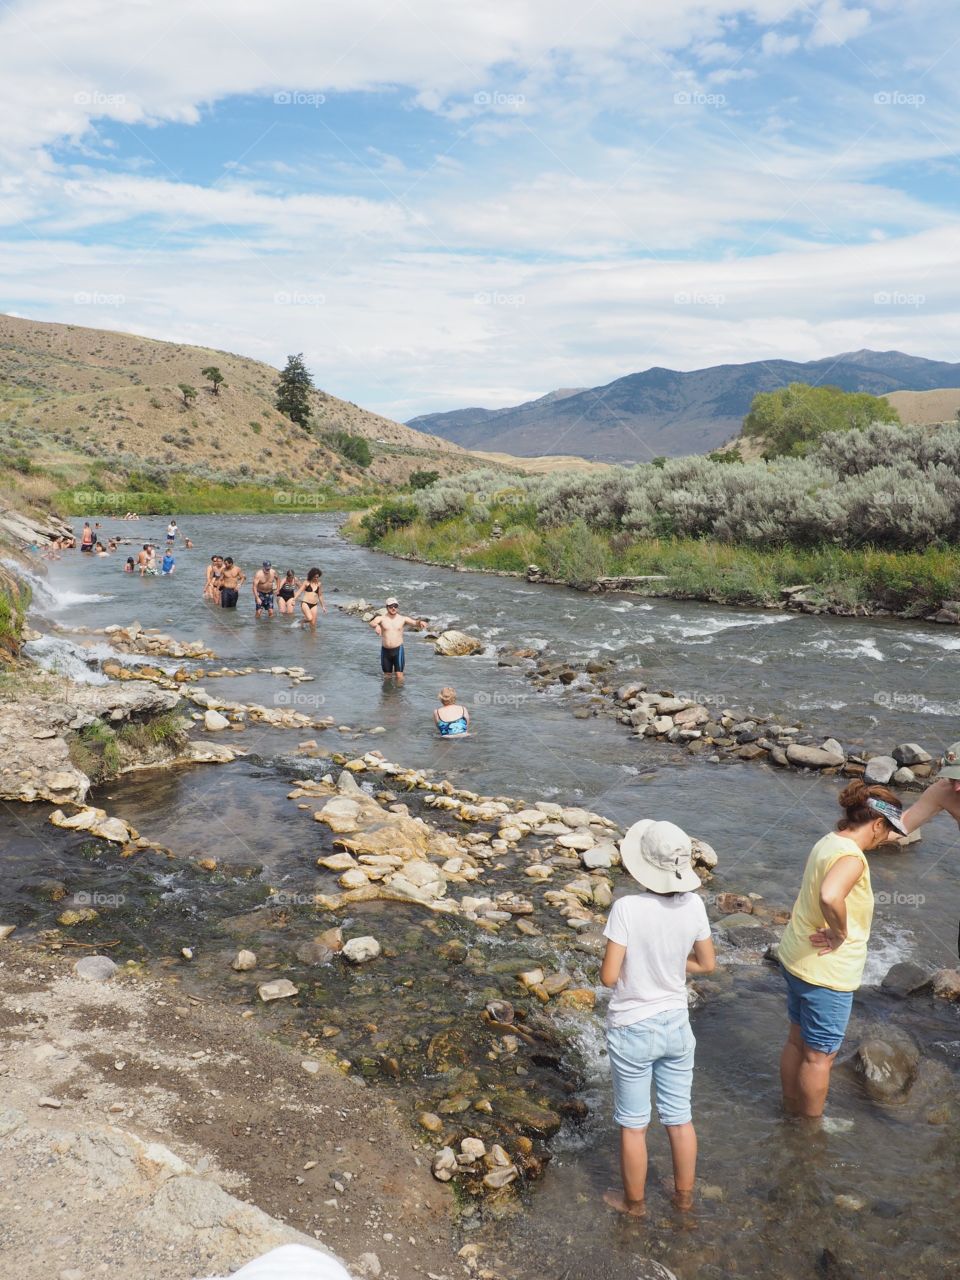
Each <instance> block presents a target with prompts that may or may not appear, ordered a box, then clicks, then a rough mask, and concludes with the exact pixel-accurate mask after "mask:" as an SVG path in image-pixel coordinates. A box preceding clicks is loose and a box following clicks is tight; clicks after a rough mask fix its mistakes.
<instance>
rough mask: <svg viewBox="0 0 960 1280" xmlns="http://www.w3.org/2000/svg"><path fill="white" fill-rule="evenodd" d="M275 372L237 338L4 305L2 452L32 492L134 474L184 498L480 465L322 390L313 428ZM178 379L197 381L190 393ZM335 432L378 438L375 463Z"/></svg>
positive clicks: (122, 482)
mask: <svg viewBox="0 0 960 1280" xmlns="http://www.w3.org/2000/svg"><path fill="white" fill-rule="evenodd" d="M208 365H215V366H216V367H217V368H219V369H220V371H221V373H222V374H223V376H224V378H225V383H224V385H223V387H222V388H221V390H220V393H219V395H215V394H214V392H213V389H212V388H211V387H210V385H209V383H207V382H205V380H204V378H203V376H202V374H201V370H202V369H203V368H205V367H206V366H208ZM276 379H277V370H276V369H274V368H272V367H271V366H270V365H267V364H263V363H262V362H260V361H258V360H250V359H247V358H246V357H244V356H239V355H234V354H232V353H231V352H227V351H215V350H212V349H210V348H206V347H193V346H188V345H186V344H182V343H174V342H158V341H155V340H154V339H151V338H141V337H137V336H136V335H134V334H127V333H114V332H112V331H109V330H103V329H87V328H82V327H80V326H77V325H64V324H46V323H41V322H39V321H34V320H23V319H20V318H18V317H14V316H0V462H2V463H3V464H4V466H5V468H10V473H11V475H12V477H13V484H12V485H10V486H9V487H11V488H12V489H13V490H14V492H15V494H16V495H19V496H20V497H21V498H22V499H25V500H34V501H49V500H51V499H52V498H53V495H54V494H55V493H57V492H59V493H61V495H69V494H70V493H72V492H80V493H84V492H87V491H89V490H91V489H102V490H113V491H115V492H116V491H124V492H132V493H134V494H136V493H137V492H138V489H137V486H138V485H139V486H142V487H143V491H144V492H146V491H147V490H150V489H156V488H159V489H161V490H162V489H164V488H167V489H168V490H169V489H172V490H174V491H176V492H177V493H178V494H179V495H181V499H182V497H183V495H185V494H187V493H189V492H195V493H196V494H198V495H199V494H202V491H203V489H204V487H210V486H218V485H222V484H223V482H224V481H226V482H227V483H228V484H230V485H232V486H233V487H234V488H235V489H237V491H238V496H239V494H240V493H241V492H242V491H243V490H244V489H250V488H254V487H256V488H260V489H262V488H263V487H264V486H269V487H270V488H271V489H273V490H277V491H281V490H289V491H291V492H292V491H301V490H303V491H313V490H321V489H325V490H330V491H334V490H336V491H338V492H340V493H347V494H350V493H354V494H356V495H357V496H359V494H360V493H361V491H366V490H370V489H372V488H377V487H379V486H383V485H391V486H393V485H398V484H405V483H406V482H407V481H408V479H409V476H410V474H411V473H412V472H414V471H417V470H435V471H440V472H441V474H443V475H449V474H455V473H457V472H459V471H463V470H467V469H469V468H470V467H471V466H472V465H475V462H474V460H473V459H472V458H471V456H470V455H469V454H468V453H466V452H465V451H464V450H463V449H462V448H460V447H459V446H458V445H456V444H452V443H450V442H448V441H446V440H440V439H438V438H437V437H436V436H427V435H423V434H422V433H421V432H419V431H416V430H414V429H412V428H410V427H407V426H404V425H402V424H401V423H398V422H393V421H391V420H390V419H389V418H383V417H380V416H379V415H378V414H375V413H370V412H368V411H367V410H365V409H361V408H359V407H358V406H357V405H355V404H352V403H350V402H348V401H346V400H340V399H338V398H337V397H336V396H332V395H329V394H328V393H326V392H324V391H317V392H316V394H315V395H314V397H313V406H312V420H311V423H310V430H309V431H304V430H303V429H301V428H300V427H299V426H297V424H296V423H294V422H291V421H290V420H289V419H288V418H285V417H284V416H283V415H282V414H280V413H278V412H277V410H276V409H275V408H274V404H273V402H274V388H275V384H276ZM178 383H187V384H188V385H190V386H192V387H194V388H196V390H197V396H196V399H195V400H194V401H193V402H192V403H191V404H189V405H186V404H185V403H184V399H183V396H182V395H181V393H180V391H179V390H178ZM337 432H346V433H348V434H350V435H356V436H363V437H364V438H365V439H366V440H367V441H368V442H369V445H370V450H371V453H372V461H371V464H370V466H369V467H368V468H365V469H362V468H360V467H358V466H356V465H355V464H354V463H352V462H350V461H349V460H348V459H347V458H345V457H344V456H343V455H342V454H341V453H340V452H338V449H337V447H336V442H335V439H334V435H335V433H337ZM188 500H189V499H188ZM196 500H197V501H199V498H197V499H196ZM61 501H62V502H64V503H65V504H66V505H67V506H70V505H71V503H70V500H69V497H68V496H63V497H62V498H61ZM73 505H74V509H79V507H82V506H83V503H82V502H80V503H78V504H73ZM129 505H130V506H131V507H132V506H135V505H136V500H135V498H131V501H130V503H129ZM180 509H181V510H184V509H187V508H186V507H184V506H183V505H181V506H180ZM195 509H196V508H195Z"/></svg>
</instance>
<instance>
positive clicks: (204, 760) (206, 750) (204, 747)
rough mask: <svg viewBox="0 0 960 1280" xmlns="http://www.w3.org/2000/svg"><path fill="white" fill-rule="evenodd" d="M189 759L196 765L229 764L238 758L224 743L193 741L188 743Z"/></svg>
mask: <svg viewBox="0 0 960 1280" xmlns="http://www.w3.org/2000/svg"><path fill="white" fill-rule="evenodd" d="M187 758H188V759H190V760H192V761H193V762H194V764H229V763H230V761H231V760H236V758H237V756H236V752H234V751H231V750H230V748H229V747H228V746H226V745H225V744H224V743H222V742H198V741H197V740H196V739H192V740H191V741H190V742H188V743H187Z"/></svg>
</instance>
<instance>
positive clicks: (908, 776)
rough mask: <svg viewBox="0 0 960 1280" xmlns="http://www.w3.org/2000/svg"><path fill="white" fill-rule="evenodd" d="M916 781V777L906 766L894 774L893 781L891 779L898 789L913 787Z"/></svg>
mask: <svg viewBox="0 0 960 1280" xmlns="http://www.w3.org/2000/svg"><path fill="white" fill-rule="evenodd" d="M916 780H917V775H916V774H915V773H914V772H913V770H912V769H908V768H907V766H906V765H903V766H902V767H901V768H900V769H898V770H897V771H896V773H895V774H894V775H893V779H892V781H893V783H894V785H895V786H898V787H910V786H913V784H914V783H915V782H916Z"/></svg>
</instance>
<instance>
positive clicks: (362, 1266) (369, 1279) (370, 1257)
mask: <svg viewBox="0 0 960 1280" xmlns="http://www.w3.org/2000/svg"><path fill="white" fill-rule="evenodd" d="M354 1270H355V1271H356V1273H357V1275H358V1276H360V1277H361V1278H362V1280H377V1277H378V1276H379V1275H380V1273H381V1272H382V1271H383V1265H382V1263H381V1262H380V1259H379V1258H378V1257H377V1255H376V1254H375V1253H361V1255H360V1257H359V1258H358V1259H357V1265H356V1267H355V1268H354Z"/></svg>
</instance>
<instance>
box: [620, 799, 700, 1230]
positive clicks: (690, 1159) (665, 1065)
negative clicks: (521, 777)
mask: <svg viewBox="0 0 960 1280" xmlns="http://www.w3.org/2000/svg"><path fill="white" fill-rule="evenodd" d="M620 856H621V858H622V860H623V866H624V869H625V870H626V871H628V872H629V873H630V875H631V876H633V878H634V880H636V881H637V883H638V884H640V885H641V886H642V887H643V888H644V889H645V890H646V891H647V892H646V893H631V894H628V895H627V896H626V897H623V898H619V899H618V900H617V901H616V902H615V903H614V904H613V907H612V908H611V911H610V916H609V919H608V920H607V926H606V928H605V929H604V931H603V932H604V937H605V938H606V939H607V949H606V952H605V953H604V957H603V963H602V965H601V966H600V981H601V982H602V983H603V985H604V986H605V987H613V988H614V991H613V995H612V996H611V997H610V1006H609V1010H608V1013H607V1052H608V1054H609V1057H610V1070H611V1073H612V1075H613V1098H614V1119H615V1120H616V1122H617V1124H618V1125H619V1126H620V1171H621V1175H622V1178H623V1191H622V1193H621V1192H619V1191H608V1192H607V1193H606V1194H605V1195H604V1197H603V1198H604V1200H605V1201H606V1202H607V1204H609V1205H610V1206H611V1207H612V1208H614V1209H617V1210H618V1211H619V1212H620V1213H628V1214H631V1215H633V1216H634V1217H642V1216H643V1214H644V1212H645V1207H644V1205H645V1202H644V1195H645V1188H646V1181H647V1126H648V1125H649V1123H650V1083H651V1079H652V1080H653V1083H654V1084H655V1085H656V1090H657V1112H658V1114H659V1116H660V1122H661V1124H662V1125H663V1126H664V1128H665V1129H666V1131H667V1136H668V1137H669V1139H670V1153H671V1155H672V1157H673V1181H674V1194H673V1203H674V1205H675V1207H676V1208H677V1209H680V1210H684V1211H685V1210H688V1209H691V1208H692V1207H693V1187H694V1181H695V1178H696V1170H697V1135H696V1131H695V1130H694V1127H693V1120H692V1116H691V1110H690V1092H691V1088H692V1085H693V1056H694V1050H695V1049H696V1044H697V1042H696V1040H695V1039H694V1036H693V1032H692V1031H691V1029H690V1016H689V1014H688V1012H687V982H686V978H687V974H701V973H712V972H713V970H714V968H715V967H716V956H715V953H714V949H713V942H712V940H711V937H710V922H709V920H708V919H707V910H706V907H705V906H704V905H703V901H702V899H700V898H698V897H696V896H695V891H696V890H697V889H699V888H700V877H699V876H698V875H697V873H696V871H694V869H693V862H692V845H691V841H690V837H689V836H688V835H687V834H686V833H685V832H683V831H681V830H680V828H679V827H676V826H674V824H673V823H672V822H654V821H653V820H652V819H650V818H645V819H644V820H643V821H642V822H636V823H634V825H633V826H632V827H631V828H630V830H629V831H628V832H627V834H626V835H625V836H624V838H623V841H622V842H621V845H620Z"/></svg>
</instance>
